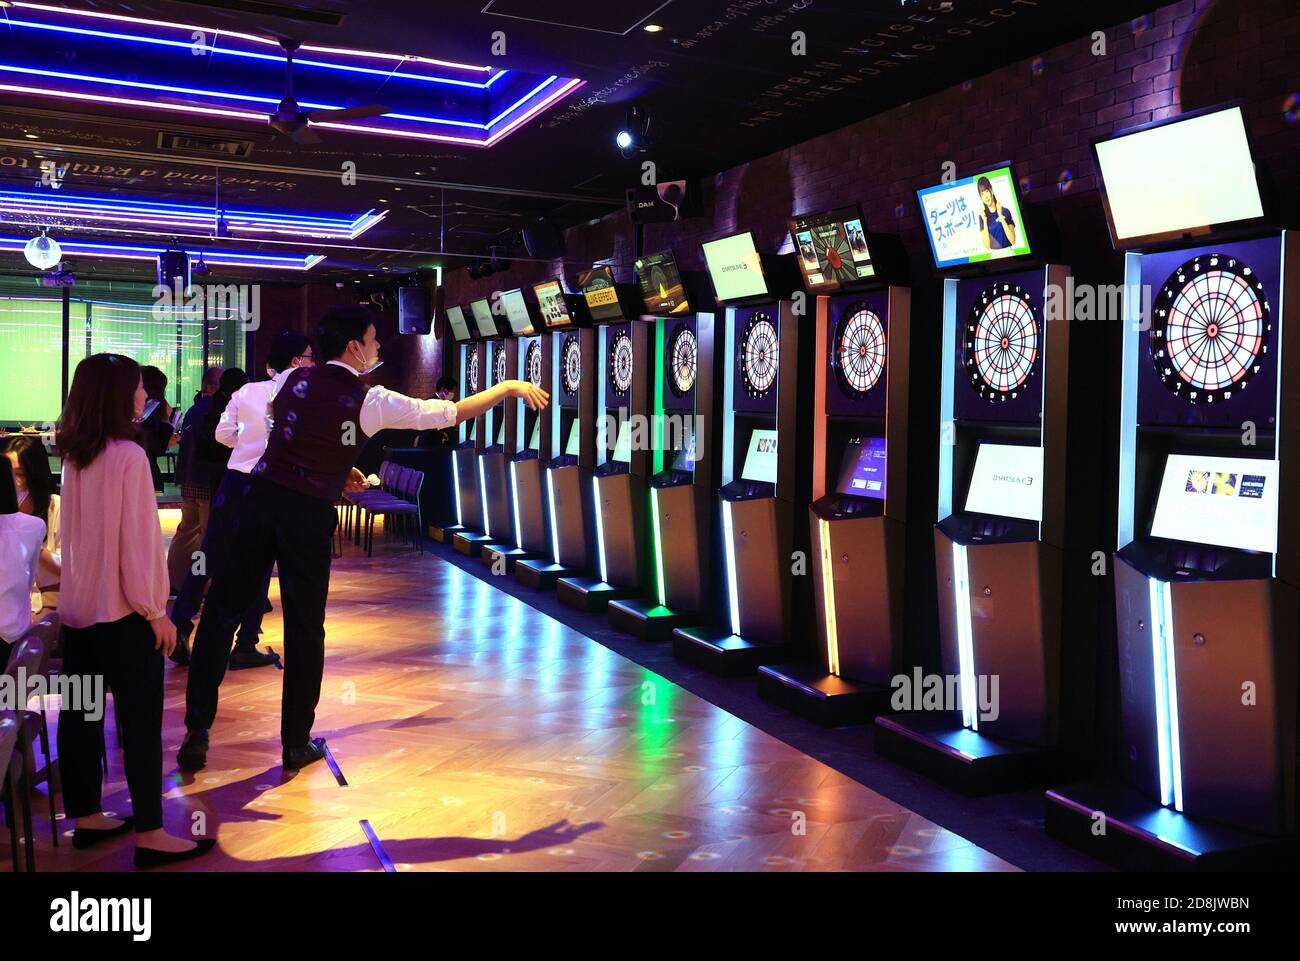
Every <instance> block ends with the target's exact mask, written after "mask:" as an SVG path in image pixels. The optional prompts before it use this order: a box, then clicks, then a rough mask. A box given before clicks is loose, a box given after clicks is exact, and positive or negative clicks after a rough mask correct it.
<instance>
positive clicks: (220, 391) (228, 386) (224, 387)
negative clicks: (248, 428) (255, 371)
mask: <svg viewBox="0 0 1300 961" xmlns="http://www.w3.org/2000/svg"><path fill="white" fill-rule="evenodd" d="M247 383H248V375H247V374H245V373H244V372H243V371H242V370H240V369H239V368H238V367H229V368H227V369H226V370H224V371H222V372H221V380H220V381H219V384H218V387H217V392H216V393H215V394H213V395H212V406H211V407H209V408H208V417H207V420H205V421H204V422H203V433H204V435H205V436H211V435H212V434H213V433H214V432H215V431H216V429H217V423H218V422H219V421H220V420H221V415H222V414H224V413H225V412H226V408H227V407H229V406H230V398H231V397H233V396H234V395H235V391H237V390H239V388H241V387H243V386H244V385H245V384H247Z"/></svg>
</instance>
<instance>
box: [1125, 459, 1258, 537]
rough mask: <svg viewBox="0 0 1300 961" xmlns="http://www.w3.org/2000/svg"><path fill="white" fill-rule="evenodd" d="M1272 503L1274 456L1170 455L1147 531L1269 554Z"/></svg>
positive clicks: (1156, 535)
mask: <svg viewBox="0 0 1300 961" xmlns="http://www.w3.org/2000/svg"><path fill="white" fill-rule="evenodd" d="M1277 504H1278V464H1277V461H1274V460H1255V459H1247V458H1244V457H1208V456H1205V455H1202V454H1170V455H1169V456H1168V458H1167V459H1166V460H1165V473H1164V476H1163V477H1162V478H1161V481H1160V493H1159V494H1158V495H1157V497H1156V511H1155V517H1154V518H1153V519H1152V521H1151V536H1152V537H1167V538H1169V539H1170V540H1176V541H1191V542H1193V543H1196V544H1214V545H1216V546H1218V547H1237V548H1240V549H1242V550H1247V551H1265V552H1267V553H1270V554H1273V553H1276V552H1277Z"/></svg>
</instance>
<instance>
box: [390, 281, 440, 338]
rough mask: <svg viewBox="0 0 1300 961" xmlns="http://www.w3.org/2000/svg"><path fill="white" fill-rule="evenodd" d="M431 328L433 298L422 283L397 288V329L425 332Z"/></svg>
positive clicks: (410, 332)
mask: <svg viewBox="0 0 1300 961" xmlns="http://www.w3.org/2000/svg"><path fill="white" fill-rule="evenodd" d="M432 329H433V298H432V296H431V294H430V291H429V288H428V287H426V286H424V285H423V284H419V285H417V286H414V287H398V288H397V330H398V332H399V333H403V334H427V333H429V332H430V331H431V330H432Z"/></svg>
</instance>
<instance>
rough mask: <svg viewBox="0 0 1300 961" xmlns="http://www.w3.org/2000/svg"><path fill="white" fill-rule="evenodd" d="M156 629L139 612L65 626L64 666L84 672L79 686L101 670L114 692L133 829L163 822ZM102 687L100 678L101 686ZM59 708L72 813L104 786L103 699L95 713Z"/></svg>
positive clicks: (91, 808)
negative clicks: (104, 621) (94, 716)
mask: <svg viewBox="0 0 1300 961" xmlns="http://www.w3.org/2000/svg"><path fill="white" fill-rule="evenodd" d="M154 644H155V641H154V634H153V629H152V628H151V627H150V626H149V622H148V621H146V620H145V619H144V618H143V617H141V616H140V615H139V614H130V615H128V616H126V617H124V618H122V619H121V620H120V621H111V622H109V623H107V624H95V625H92V626H91V627H65V628H64V640H63V673H64V674H65V675H67V676H69V677H81V678H82V681H81V689H82V691H83V692H84V691H90V690H93V689H94V687H93V682H92V679H93V678H97V677H98V678H102V679H103V681H104V683H105V684H106V686H107V687H108V688H109V689H111V690H112V692H113V710H114V711H116V712H117V718H118V720H119V721H120V722H121V725H122V756H123V763H124V764H125V767H126V784H127V787H128V788H129V789H130V792H131V808H132V811H133V813H134V814H135V829H136V831H137V832H142V831H153V830H156V829H158V828H160V827H162V826H163V817H162V717H163V656H162V653H161V652H160V651H158V650H156V649H155V648H154ZM100 691H101V692H102V691H103V686H101V687H100ZM93 706H96V705H90V704H87V703H85V702H84V700H83V703H82V704H81V705H80V707H81V708H82V710H70V709H69V708H70V707H71V705H67V704H65V705H64V706H63V708H62V709H61V710H60V712H59V773H60V775H61V776H62V778H63V812H64V814H66V815H67V816H68V817H70V818H78V817H86V816H87V815H90V814H95V813H97V812H99V811H101V810H103V808H102V807H101V792H102V789H103V786H104V769H103V767H102V765H101V761H102V759H103V757H104V708H105V705H104V704H102V703H101V704H99V705H97V707H98V709H99V711H98V713H99V718H98V719H97V720H92V719H91V717H90V716H89V715H90V714H91V713H92V712H91V711H88V710H85V709H86V708H89V707H93Z"/></svg>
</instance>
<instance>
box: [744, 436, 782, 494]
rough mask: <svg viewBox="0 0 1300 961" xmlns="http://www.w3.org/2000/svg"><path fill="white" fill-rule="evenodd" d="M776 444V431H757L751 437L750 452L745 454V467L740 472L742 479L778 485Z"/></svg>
mask: <svg viewBox="0 0 1300 961" xmlns="http://www.w3.org/2000/svg"><path fill="white" fill-rule="evenodd" d="M776 444H777V436H776V431H774V430H756V431H754V432H753V433H752V434H750V435H749V451H748V452H747V453H746V454H745V466H744V469H742V470H741V472H740V479H741V480H747V481H762V482H764V483H767V484H775V483H776Z"/></svg>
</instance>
